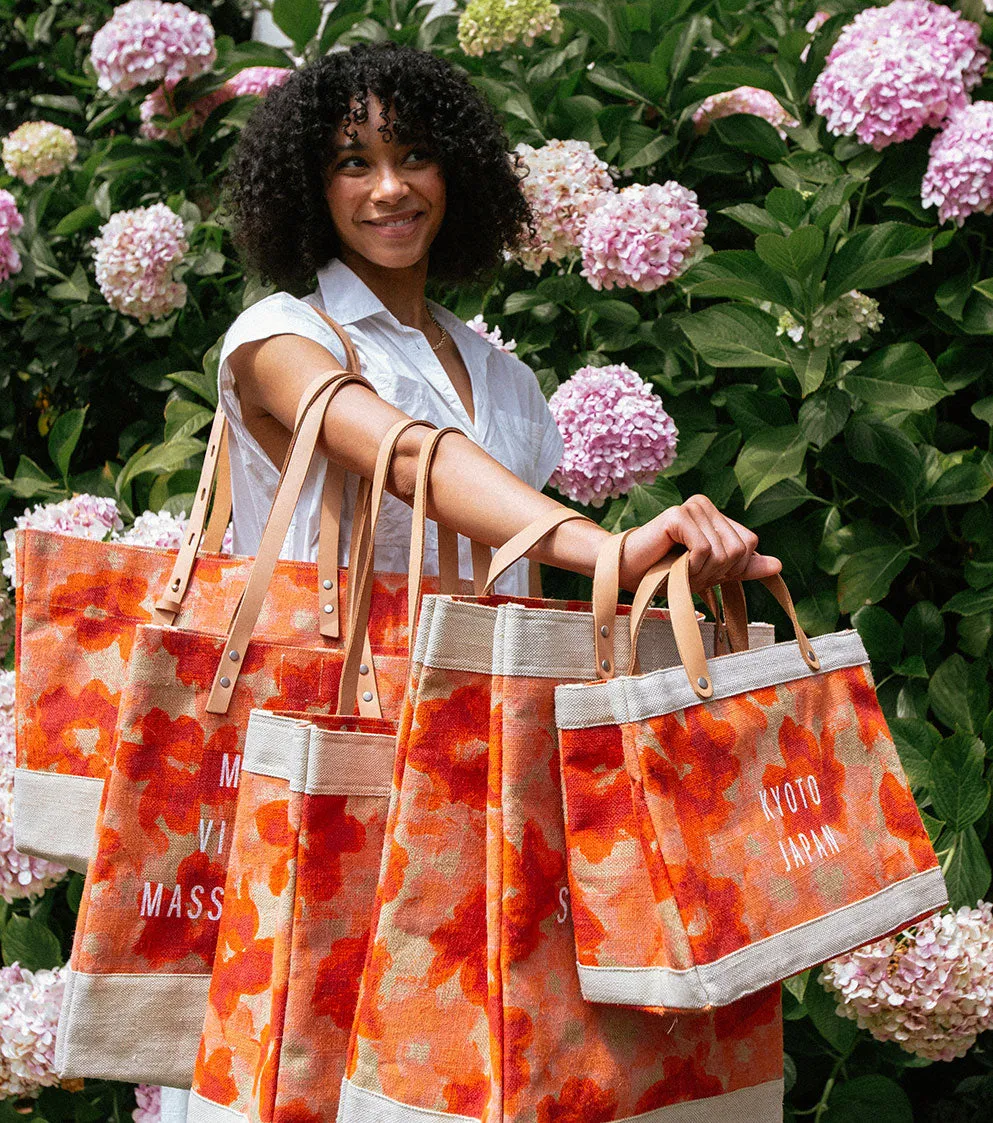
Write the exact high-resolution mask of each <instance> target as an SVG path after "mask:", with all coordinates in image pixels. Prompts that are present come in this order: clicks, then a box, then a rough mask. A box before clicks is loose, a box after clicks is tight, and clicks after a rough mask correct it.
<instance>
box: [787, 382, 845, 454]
mask: <svg viewBox="0 0 993 1123" xmlns="http://www.w3.org/2000/svg"><path fill="white" fill-rule="evenodd" d="M851 412H852V399H851V396H850V395H849V394H846V393H845V391H844V390H839V389H837V387H831V388H830V389H828V390H822V391H821V392H820V393H818V394H814V395H813V396H812V397H810V398H807V400H806V401H805V402H804V403H803V405H802V406H800V413H799V417H798V420H799V422H800V428H801V429H802V430H803V432H804V436H805V437H806V438H807V440H808V441H809V442H810V443H811V444H812V445H813V446H814V448H823V447H824V446H825V445H826V444H828V442H829V441H831V440H833V439H834V438H835V437H836V436H837V435H838V434H839V433H840V432H841V430H842V429H844V427H845V422H846V421H847V420H848V415H849V414H850V413H851Z"/></svg>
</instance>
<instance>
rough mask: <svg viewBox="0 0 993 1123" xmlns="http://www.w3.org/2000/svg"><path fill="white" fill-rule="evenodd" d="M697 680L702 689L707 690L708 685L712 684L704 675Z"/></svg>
mask: <svg viewBox="0 0 993 1123" xmlns="http://www.w3.org/2000/svg"><path fill="white" fill-rule="evenodd" d="M696 681H697V685H698V686H699V687H700V689H701V690H706V689H707V687H708V686H709V685H710V684H709V683H708V682H707V680H706V679H705V678H703V676H701V677H700V678H698V679H697V680H696Z"/></svg>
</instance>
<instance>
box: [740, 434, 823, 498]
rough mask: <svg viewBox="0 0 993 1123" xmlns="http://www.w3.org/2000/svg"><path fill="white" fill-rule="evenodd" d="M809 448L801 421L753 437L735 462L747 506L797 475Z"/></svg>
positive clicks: (746, 443)
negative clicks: (775, 486)
mask: <svg viewBox="0 0 993 1123" xmlns="http://www.w3.org/2000/svg"><path fill="white" fill-rule="evenodd" d="M806 452H807V441H806V439H805V438H804V435H803V433H802V432H801V430H800V426H799V425H784V426H781V427H779V428H775V429H765V430H763V431H762V432H760V433H756V434H755V435H754V436H753V437H749V439H748V440H747V441H746V442H745V444H744V447H743V448H742V450H741V452H740V453H739V454H738V459H737V462H736V463H735V466H734V474H735V476H737V478H738V484H739V485H740V487H741V493H742V495H743V496H744V499H745V506H746V507H748V506H750V505H751V502H752V500H753V499H755V498H756V497H757V496H759V495H761V494H762V492H763V491H768V489H769V488H770V487H772V486H773V484H777V483H779V481H780V480H789V479H796V478H797V477H798V476H799V475H800V472H801V470H802V469H803V461H804V456H805V455H806Z"/></svg>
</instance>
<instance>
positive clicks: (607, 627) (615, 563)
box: [593, 527, 634, 681]
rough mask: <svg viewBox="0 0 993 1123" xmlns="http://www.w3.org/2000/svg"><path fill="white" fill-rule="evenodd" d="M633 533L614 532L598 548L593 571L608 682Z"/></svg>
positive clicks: (598, 637) (600, 653)
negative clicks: (625, 553) (623, 559)
mask: <svg viewBox="0 0 993 1123" xmlns="http://www.w3.org/2000/svg"><path fill="white" fill-rule="evenodd" d="M631 529H632V530H633V529H634V528H633V527H632V528H631ZM630 533H631V530H624V531H622V532H621V533H620V534H612V535H611V536H610V537H609V538H608V539H607V540H606V542H604V544H603V545H602V546H601V547H600V549H599V550H598V551H597V555H596V566H595V568H594V570H593V647H594V650H595V652H596V673H597V674H598V675H599V676H600V678H601V679H603V680H605V681H606V680H607V679H610V678H613V677H614V630H615V628H616V626H617V592H618V589H619V588H620V574H621V552H622V551H623V549H624V542H625V540H626V539H627V536H628V535H629V534H630Z"/></svg>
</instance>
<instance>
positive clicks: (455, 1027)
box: [343, 598, 782, 1123]
mask: <svg viewBox="0 0 993 1123" xmlns="http://www.w3.org/2000/svg"><path fill="white" fill-rule="evenodd" d="M439 599H441V598H439ZM494 601H497V602H498V603H504V602H503V601H499V600H498V598H493V601H491V600H489V599H486V600H482V601H476V602H475V603H476V604H480V603H482V604H484V605H490V606H492V607H494V608H495V607H496V606H495V605H494V603H493V602H494ZM517 603H518V604H519V603H520V602H517ZM533 603H534V607H540V606H541V605H542V603H545V604H547V603H548V602H533ZM555 607H562V606H561V605H556V606H555ZM445 619H446V620H447V621H448V622H449V624H450V622H451V621H452V616H451V615H448V614H446V616H445ZM508 619H509V617H508ZM437 620H438V618H437V617H431V618H430V619H429V624H428V626H429V627H431V628H432V633H431V640H430V645H429V649H430V650H438V651H445V652H447V653H448V655H447V661H449V662H450V661H451V657H452V653H453V652H454V651H457V650H458V647H457V643H458V641H457V638H456V637H457V635H458V630H457V628H454V627H453V631H452V634H451V635H448V634H447V633H446V632H445V631H444V628H445V627H446V626H447V625H446V623H445V622H444V621H443V622H442V623H440V624H438V623H437ZM505 626H506V623H505V622H504V623H503V624H501V628H503V627H505ZM436 627H437V628H439V629H441V630H439V631H438V632H437V633H436V632H435V630H434V629H435V628H436ZM498 631H500V628H498ZM582 642H583V643H588V638H587V637H585V636H584V637H583V640H582ZM414 682H415V683H416V689H414V690H411V691H409V692H408V697H407V702H406V704H405V706H404V712H403V714H402V716H401V735H400V738H399V741H398V759H397V770H396V777H395V782H394V792H393V797H392V799H391V803H390V813H389V818H388V821H387V826H386V846H385V848H384V861H383V867H382V874H381V881H380V886H381V888H380V891H379V893H378V894H377V898H376V905H375V910H374V914H373V924H372V938H371V944H370V949H369V955H368V957H367V959H366V963H365V969H364V971H363V977H362V985H361V989H360V993H359V1001H358V1007H357V1010H356V1015H355V1024H354V1028H353V1032H352V1040H351V1044H350V1046H349V1058H348V1081H349V1084H350V1085H352V1086H354V1087H356V1088H357V1089H367V1090H369V1091H370V1092H374V1093H380V1094H383V1095H386V1096H388V1097H390V1098H392V1099H394V1100H397V1101H399V1102H400V1103H402V1104H406V1105H410V1106H411V1107H412V1108H421V1109H424V1110H428V1111H435V1112H440V1113H442V1114H444V1113H452V1112H459V1113H461V1114H463V1115H466V1116H468V1117H469V1118H471V1119H479V1120H481V1121H484V1123H537V1121H541V1123H612V1121H614V1120H621V1119H626V1118H629V1117H631V1116H632V1115H635V1114H637V1113H638V1112H641V1111H644V1110H649V1108H646V1107H645V1106H639V1105H644V1104H645V1103H649V1102H650V1104H651V1106H652V1107H657V1106H664V1105H666V1104H670V1103H677V1102H683V1101H684V1100H687V1099H694V1098H702V1097H707V1096H711V1095H718V1094H721V1093H725V1092H730V1091H733V1090H736V1089H738V1088H745V1087H751V1086H753V1085H757V1084H765V1083H768V1082H773V1081H776V1080H777V1079H778V1078H779V1077H780V1075H781V1073H782V1038H781V1024H780V1006H779V992H778V988H767V989H766V990H764V991H762V992H761V995H760V996H757V1000H756V1001H755V1002H751V1001H748V1002H744V1003H739V1004H736V1005H735V1006H734V1007H732V1009H733V1010H734V1011H735V1012H736V1014H737V1015H738V1017H737V1020H736V1022H735V1024H734V1026H732V1027H727V1026H725V1025H724V1024H723V1023H722V1022H720V1021H719V1019H720V1015H719V1014H718V1013H717V1012H715V1011H711V1012H707V1013H702V1014H692V1015H689V1014H687V1015H682V1016H673V1015H667V1016H664V1017H660V1016H659V1015H658V1014H657V1013H653V1012H647V1011H640V1010H632V1009H626V1008H622V1007H616V1006H602V1005H595V1004H592V1003H588V1002H585V1001H584V1000H583V998H582V995H581V993H580V989H579V979H578V974H577V970H576V953H575V942H574V936H573V924H572V920H573V914H572V908H571V905H570V896H569V883H568V880H567V868H566V841H565V825H564V821H563V805H562V794H561V790H560V769H559V754H558V746H557V737H556V729H555V721H554V689H555V686H556V680H555V679H552V678H529V677H518V676H511V675H487V674H482V673H479V672H478V671H471V670H452V669H450V668H443V667H433V666H430V665H428V666H423V667H415V668H414ZM456 698H457V699H458V700H459V704H458V705H457V706H456V705H454V704H453V700H454V699H456ZM404 731H407V732H404ZM449 744H451V745H452V746H453V748H452V751H451V753H450V754H446V752H445V751H444V747H445V746H447V745H449ZM601 749H603V750H604V751H605V753H606V755H607V757H608V759H607V760H605V761H604V760H603V759H602V758H601V762H602V763H603V767H602V768H600V769H599V770H598V771H597V774H596V779H595V787H596V790H597V791H598V792H599V793H601V794H603V793H606V795H607V796H608V797H609V798H610V799H611V801H612V802H615V801H616V802H622V797H623V798H626V800H627V805H628V811H627V818H626V821H625V822H626V830H627V831H628V845H629V848H630V849H631V850H632V851H633V850H634V849H635V848H637V847H639V846H640V842H639V841H638V832H637V823H636V819H635V817H634V815H633V812H632V811H631V810H630V806H631V799H630V786H629V785H627V783H626V773H625V771H624V754H623V747H622V746H621V745H620V744H619V742H618V741H617V739H616V738H615V739H608V741H607V743H606V744H605V745H599V746H597V748H590V747H589V746H586V749H585V751H586V752H587V756H588V759H589V760H590V761H591V762H592V761H593V759H594V758H595V757H596V756H597V754H598V753H599V752H600V751H601ZM622 776H623V777H624V781H625V782H624V783H622V782H621V777H622ZM700 798H701V799H702V798H704V793H703V792H702V791H701V794H700ZM577 810H581V809H577ZM570 813H571V808H570ZM584 830H585V827H584V826H583V823H582V822H580V823H579V831H580V833H581V834H582V833H583V831H584ZM583 845H584V846H585V848H586V852H587V854H588V855H589V856H590V859H591V860H593V859H595V858H596V857H597V856H598V855H599V848H598V846H597V843H596V840H595V839H594V838H593V837H592V835H591V834H589V833H587V834H586V836H585V837H584V839H583ZM639 868H640V870H641V872H640V874H639V876H638V878H636V879H635V880H634V881H633V884H634V885H635V887H636V890H637V894H639V895H640V896H638V897H637V899H638V900H642V901H644V902H646V903H647V904H649V905H651V906H652V907H654V893H653V890H652V886H651V883H650V879H649V878H648V876H647V873H646V872H645V870H644V868H643V866H642V867H639ZM383 886H388V891H384V889H383ZM621 907H623V906H622V904H621V903H620V902H618V908H621ZM457 919H461V921H462V923H461V925H460V926H459V928H458V931H459V936H458V939H456V938H455V928H456V924H455V921H456V920H457ZM630 932H631V929H628V934H630ZM439 950H441V951H442V952H443V954H442V956H441V958H440V959H439ZM480 978H483V979H485V987H484V986H481V985H480V984H479V982H478V981H477V980H479V979H480ZM577 1058H581V1060H579V1061H578V1062H577ZM577 1067H578V1071H577ZM343 1123H350V1116H349V1114H348V1111H347V1108H346V1112H345V1115H344V1117H343Z"/></svg>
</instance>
